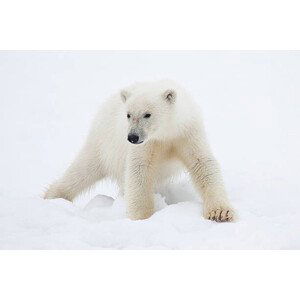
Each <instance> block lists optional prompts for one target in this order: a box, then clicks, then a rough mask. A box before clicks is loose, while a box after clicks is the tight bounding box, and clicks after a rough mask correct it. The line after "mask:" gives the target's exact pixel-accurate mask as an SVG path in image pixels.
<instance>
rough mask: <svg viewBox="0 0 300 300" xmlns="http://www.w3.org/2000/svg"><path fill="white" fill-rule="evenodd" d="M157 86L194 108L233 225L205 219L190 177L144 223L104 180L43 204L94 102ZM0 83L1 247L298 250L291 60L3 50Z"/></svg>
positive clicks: (295, 62)
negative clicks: (183, 96) (163, 83)
mask: <svg viewBox="0 0 300 300" xmlns="http://www.w3.org/2000/svg"><path fill="white" fill-rule="evenodd" d="M159 78H171V79H174V80H177V81H179V82H180V83H181V84H182V85H184V86H186V88H187V89H189V90H190V91H191V93H192V94H193V95H194V97H195V99H197V101H199V103H200V105H201V107H202V111H203V117H204V121H205V125H206V128H207V132H208V137H209V140H210V142H211V145H212V148H213V151H214V153H215V155H216V157H217V159H218V160H219V162H220V164H221V166H222V169H223V175H224V180H225V183H226V187H227V190H228V193H229V196H230V199H231V201H232V204H233V206H234V207H235V208H236V209H237V211H238V214H239V219H238V221H237V222H235V223H214V222H211V221H208V220H205V219H203V217H202V215H201V210H202V203H201V202H200V199H199V197H198V196H197V194H196V193H195V191H194V189H193V187H192V185H191V183H190V180H189V177H188V175H187V174H186V173H184V174H183V175H182V176H181V177H180V178H178V179H177V180H174V182H172V183H171V184H170V185H169V186H167V187H164V188H162V190H161V191H160V193H159V194H156V195H155V208H156V212H155V214H154V215H153V216H152V217H151V218H149V219H148V220H142V221H131V220H129V219H127V218H126V217H125V204H124V201H123V199H122V198H121V197H120V196H119V194H118V189H117V187H116V186H115V185H114V184H113V183H111V182H109V181H104V182H100V183H99V184H98V185H97V186H96V187H95V188H94V189H93V190H92V191H91V192H89V193H87V194H85V195H83V196H81V197H79V198H78V199H77V200H76V201H75V203H70V202H68V201H66V200H63V199H54V200H43V199H42V198H41V195H42V194H43V191H44V190H45V187H46V186H47V184H49V183H51V182H52V181H53V180H54V179H55V178H57V177H58V176H60V175H61V173H62V172H63V171H64V169H65V168H66V166H67V165H68V164H69V163H70V161H71V160H72V159H73V158H74V156H75V154H76V153H77V151H78V150H79V148H80V146H81V145H82V142H83V139H84V137H85V135H86V134H87V132H88V128H89V125H90V121H91V119H92V117H93V116H94V115H95V113H96V110H97V108H98V106H99V104H100V103H101V101H103V100H105V98H107V97H108V96H109V95H110V94H112V93H113V92H115V91H116V90H118V89H120V88H122V87H123V86H124V85H127V84H130V83H132V82H134V81H142V80H152V79H159ZM0 82H1V88H0V101H1V109H0V140H1V147H0V154H1V155H0V248H1V249H300V234H299V233H300V230H299V229H300V199H299V194H300V193H299V192H300V187H299V182H298V181H299V166H300V155H299V152H300V132H299V126H300V84H299V82H300V53H299V52H49V53H47V52H1V53H0ZM116 159H117V158H116Z"/></svg>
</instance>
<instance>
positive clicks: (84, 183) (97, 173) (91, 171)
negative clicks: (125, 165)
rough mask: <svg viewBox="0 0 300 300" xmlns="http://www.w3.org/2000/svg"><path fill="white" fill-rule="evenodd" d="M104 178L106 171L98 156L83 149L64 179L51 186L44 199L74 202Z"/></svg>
mask: <svg viewBox="0 0 300 300" xmlns="http://www.w3.org/2000/svg"><path fill="white" fill-rule="evenodd" d="M104 177H105V174H104V170H103V168H102V167H101V163H100V160H99V158H98V157H97V155H96V154H95V153H91V151H90V150H87V151H86V150H84V149H83V150H82V151H81V152H80V154H79V155H78V157H77V158H76V159H75V160H74V162H73V163H72V164H71V165H70V167H69V168H68V169H67V170H66V172H65V174H64V175H63V177H62V178H61V179H59V180H58V181H56V182H54V183H53V184H52V185H50V187H49V189H48V190H47V191H46V193H45V195H44V198H45V199H53V198H64V199H66V200H69V201H72V200H73V199H74V198H75V197H76V196H77V195H79V194H80V193H82V192H83V191H85V190H87V189H88V188H90V187H91V186H92V185H94V184H95V183H96V182H97V181H99V180H101V179H102V178H104Z"/></svg>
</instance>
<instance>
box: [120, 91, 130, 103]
mask: <svg viewBox="0 0 300 300" xmlns="http://www.w3.org/2000/svg"><path fill="white" fill-rule="evenodd" d="M120 95H121V98H122V101H123V102H124V103H125V102H126V100H127V99H128V97H129V96H130V94H129V93H128V92H127V91H125V90H122V91H121V92H120Z"/></svg>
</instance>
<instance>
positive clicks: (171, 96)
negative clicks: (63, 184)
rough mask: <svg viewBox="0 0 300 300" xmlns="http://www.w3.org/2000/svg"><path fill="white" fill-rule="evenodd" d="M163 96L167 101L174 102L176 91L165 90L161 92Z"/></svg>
mask: <svg viewBox="0 0 300 300" xmlns="http://www.w3.org/2000/svg"><path fill="white" fill-rule="evenodd" d="M163 98H164V99H165V100H166V101H168V102H169V103H174V102H175V99H176V92H175V91H174V90H166V91H165V92H164V94H163Z"/></svg>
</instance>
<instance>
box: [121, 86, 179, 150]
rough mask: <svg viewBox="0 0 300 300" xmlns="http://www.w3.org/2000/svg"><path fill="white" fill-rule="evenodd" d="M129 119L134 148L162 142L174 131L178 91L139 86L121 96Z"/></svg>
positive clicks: (130, 136) (129, 136) (130, 139)
mask: <svg viewBox="0 0 300 300" xmlns="http://www.w3.org/2000/svg"><path fill="white" fill-rule="evenodd" d="M120 96H121V99H122V101H123V103H124V106H125V109H124V110H123V111H124V118H127V124H128V136H127V139H128V141H129V142H130V143H132V144H142V143H143V142H147V141H149V140H163V139H165V138H166V132H168V134H170V132H171V131H172V129H171V128H172V127H173V126H172V123H173V120H174V112H175V105H176V101H177V96H178V95H177V91H176V89H174V88H172V87H171V88H169V87H167V86H165V85H163V86H159V87H157V86H152V85H142V86H141V85H137V86H136V87H133V88H128V89H126V90H122V91H121V93H120Z"/></svg>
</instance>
